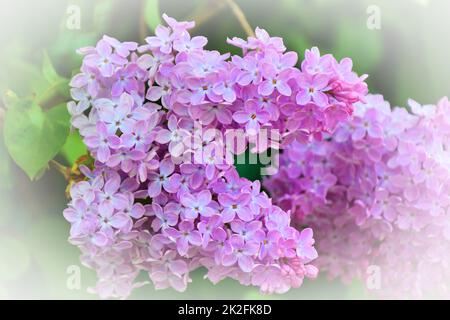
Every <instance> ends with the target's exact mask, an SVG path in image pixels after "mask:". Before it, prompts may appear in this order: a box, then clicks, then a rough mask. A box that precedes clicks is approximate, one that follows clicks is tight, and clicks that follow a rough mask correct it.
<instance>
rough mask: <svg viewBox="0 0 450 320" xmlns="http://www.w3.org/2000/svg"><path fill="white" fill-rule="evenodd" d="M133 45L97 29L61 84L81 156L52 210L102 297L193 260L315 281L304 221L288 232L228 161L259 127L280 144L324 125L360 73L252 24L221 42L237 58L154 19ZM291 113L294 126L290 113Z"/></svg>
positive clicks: (177, 25)
mask: <svg viewBox="0 0 450 320" xmlns="http://www.w3.org/2000/svg"><path fill="white" fill-rule="evenodd" d="M163 17H164V19H165V21H166V22H167V24H168V26H158V27H157V28H156V30H155V36H152V37H148V38H147V39H146V44H145V45H142V46H139V45H138V44H137V43H133V42H119V41H118V40H116V39H113V38H110V37H108V36H104V37H103V39H101V40H100V41H99V42H98V43H97V45H96V47H88V48H82V49H80V50H79V53H81V54H83V55H84V60H83V64H82V66H81V72H80V73H79V74H77V75H75V76H74V77H73V79H72V81H71V86H72V91H71V93H72V97H73V99H74V101H72V102H70V103H69V105H68V108H69V111H70V113H71V116H72V125H73V127H75V128H77V129H78V130H79V132H80V134H81V136H82V137H83V139H84V142H85V144H86V145H87V147H88V149H89V151H90V153H91V155H92V156H93V157H94V159H95V168H94V169H93V171H90V170H88V169H87V168H83V172H84V173H85V175H86V176H87V177H88V179H87V181H83V182H79V183H77V184H75V185H74V186H73V187H72V191H71V198H72V200H71V202H70V203H69V206H68V208H67V209H66V210H65V212H64V216H65V217H66V219H67V220H68V221H69V222H70V223H71V225H72V227H71V236H70V241H71V242H72V243H73V244H75V245H77V246H79V247H80V249H81V251H82V252H83V257H82V259H83V261H84V263H85V264H86V265H88V266H90V267H92V268H94V269H95V270H96V271H97V273H98V276H99V281H98V284H97V286H96V288H95V289H94V291H95V292H97V293H99V294H100V295H101V296H102V297H109V296H114V297H126V296H127V295H128V294H129V293H130V292H131V290H132V289H133V288H134V287H135V286H138V285H140V283H135V279H136V276H137V275H138V273H139V272H140V271H146V272H148V274H149V277H150V279H151V281H152V282H153V284H154V285H155V287H156V288H158V289H162V288H167V287H173V288H174V289H176V290H179V291H183V290H184V289H185V288H186V286H187V283H188V282H189V281H190V278H189V272H190V271H192V270H195V269H197V268H198V267H206V269H207V270H208V272H207V275H206V277H207V278H209V279H210V280H211V281H212V282H213V283H216V282H218V281H220V280H222V279H223V278H225V277H230V278H234V279H237V280H238V281H239V282H240V283H242V284H245V285H255V286H258V287H260V289H261V291H262V292H264V293H274V292H275V293H283V292H286V291H287V290H289V288H290V287H299V286H300V285H301V284H302V281H303V279H304V277H305V276H306V277H311V278H313V277H315V276H316V274H317V268H316V267H315V266H313V265H311V264H310V262H311V261H312V260H314V259H316V257H317V252H316V250H315V249H314V239H313V234H312V230H311V229H304V230H302V231H301V232H300V231H298V230H297V229H295V228H293V227H292V226H291V221H290V220H291V219H290V215H289V214H288V213H287V212H285V211H283V210H281V209H280V208H279V207H277V206H274V205H273V204H272V201H271V199H270V198H269V197H268V196H267V195H266V194H265V193H264V192H262V191H261V190H260V183H259V182H257V181H256V182H251V181H248V180H247V179H244V178H241V177H239V175H238V173H237V171H236V170H235V168H234V166H233V162H232V161H230V160H229V159H230V154H231V158H233V155H235V154H238V153H241V152H243V151H245V149H246V146H247V145H248V143H252V144H254V145H255V148H254V149H253V150H252V151H255V152H262V151H264V150H266V149H267V148H278V145H276V144H272V145H271V144H267V143H262V144H260V143H259V141H260V139H258V138H257V137H258V133H259V132H261V131H262V129H264V128H271V129H277V130H279V132H280V134H281V136H282V137H283V138H284V139H283V145H288V144H289V143H293V142H294V141H301V140H303V139H308V138H309V137H310V136H311V137H313V136H320V135H321V134H322V132H324V131H327V130H333V129H334V127H335V126H336V124H337V123H338V122H339V121H341V119H346V118H348V117H349V116H350V114H351V113H352V111H353V105H354V104H355V103H356V102H358V101H362V100H363V97H364V96H365V95H366V92H367V86H366V84H365V83H364V79H365V76H363V77H358V76H357V75H356V74H355V73H353V72H352V70H351V61H350V60H348V59H344V60H343V61H341V62H340V63H338V62H337V61H336V60H334V58H333V57H332V56H330V55H325V56H320V54H319V51H318V50H317V49H316V48H313V49H312V50H311V51H307V52H306V59H305V61H304V62H303V63H302V69H301V70H300V69H297V68H296V67H295V64H296V63H297V54H296V53H294V52H287V53H286V52H285V51H286V48H285V47H284V45H283V41H282V39H281V38H272V37H270V36H269V35H268V34H267V32H266V31H264V30H262V29H258V28H257V29H256V38H253V37H250V38H249V39H248V40H247V41H244V40H242V39H237V38H234V39H232V40H229V42H230V43H231V44H234V45H237V46H239V47H241V48H242V49H243V56H242V57H241V56H233V57H231V58H230V56H229V54H221V53H219V52H217V51H209V50H205V49H204V46H205V45H206V43H207V39H206V38H204V37H202V36H196V37H191V36H190V34H189V33H188V31H187V30H188V29H190V28H192V27H193V26H194V23H193V22H178V21H175V20H174V19H173V18H170V17H168V16H166V15H164V16H163ZM292 120H295V121H292ZM234 129H237V130H238V129H240V130H241V132H242V137H243V139H244V140H245V143H244V145H243V146H237V147H235V148H232V150H225V152H222V151H223V147H224V142H223V137H224V136H227V134H228V132H230V131H232V130H234Z"/></svg>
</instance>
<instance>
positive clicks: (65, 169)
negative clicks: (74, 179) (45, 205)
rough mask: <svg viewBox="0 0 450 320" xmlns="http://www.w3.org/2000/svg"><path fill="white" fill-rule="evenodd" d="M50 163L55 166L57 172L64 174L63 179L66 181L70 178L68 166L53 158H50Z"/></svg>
mask: <svg viewBox="0 0 450 320" xmlns="http://www.w3.org/2000/svg"><path fill="white" fill-rule="evenodd" d="M50 163H51V164H52V165H53V166H54V167H55V169H56V170H58V172H59V173H61V174H62V175H63V176H64V179H66V180H67V181H69V180H70V173H71V172H70V171H71V170H70V168H69V167H66V166H64V165H62V164H61V163H59V162H58V161H56V160H54V159H52V160H50Z"/></svg>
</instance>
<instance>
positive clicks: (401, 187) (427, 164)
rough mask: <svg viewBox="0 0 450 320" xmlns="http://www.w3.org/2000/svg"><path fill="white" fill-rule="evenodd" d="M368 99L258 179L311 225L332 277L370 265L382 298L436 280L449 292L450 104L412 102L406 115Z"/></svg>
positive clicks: (420, 292) (357, 273) (419, 292)
mask: <svg viewBox="0 0 450 320" xmlns="http://www.w3.org/2000/svg"><path fill="white" fill-rule="evenodd" d="M366 100H367V104H361V105H358V106H357V108H355V113H354V118H353V119H352V120H350V121H347V122H346V123H343V124H341V125H339V126H338V128H337V130H336V132H335V133H334V134H332V135H330V136H328V137H325V138H324V139H323V140H322V141H314V142H313V143H311V144H309V145H301V144H297V143H294V144H292V145H291V146H290V147H289V148H287V149H286V150H285V153H284V154H283V155H282V159H281V163H282V168H281V169H280V172H279V174H278V175H277V176H274V177H271V178H269V179H268V180H266V181H265V183H264V185H265V186H266V187H267V188H268V190H269V191H270V192H271V195H272V197H273V199H274V201H275V203H276V204H277V205H279V206H280V207H281V208H283V209H284V210H291V212H292V214H293V218H294V220H295V221H296V222H297V223H298V224H299V225H303V226H304V225H307V226H310V227H312V228H313V229H314V230H316V233H315V238H316V241H317V250H318V252H319V254H320V257H319V259H318V262H317V263H318V266H319V268H321V270H322V269H323V270H326V271H327V272H328V275H329V276H330V277H331V278H335V277H340V278H342V279H343V280H344V281H351V280H352V279H353V278H355V277H365V276H366V270H367V267H368V266H369V265H372V264H373V265H377V266H380V268H381V271H382V275H381V277H382V285H381V291H380V292H381V295H383V296H387V297H406V296H412V297H422V296H425V295H427V294H430V292H431V291H432V290H431V289H430V288H432V287H433V285H434V290H435V291H439V294H440V295H442V294H445V295H446V296H449V293H450V292H449V290H450V286H448V282H449V280H450V272H449V267H448V265H447V261H448V260H449V259H448V258H450V257H449V254H448V252H450V251H449V249H450V234H449V228H448V226H449V221H450V219H449V214H450V195H449V194H448V190H450V148H449V147H450V121H449V120H448V117H447V115H448V112H449V111H450V103H449V101H448V99H447V98H444V99H442V100H441V101H440V102H439V103H438V104H437V105H436V106H435V105H426V106H420V105H419V104H417V103H416V102H414V101H410V103H409V104H410V109H411V112H410V113H409V112H408V111H407V110H406V109H403V108H395V109H394V110H392V111H391V109H390V106H389V104H388V103H387V102H385V101H384V100H383V98H382V97H381V96H367V98H366ZM349 248H351V249H349ZM433 273H434V275H433V276H432V277H431V276H430V274H433ZM429 276H430V277H431V278H433V279H434V280H435V281H431V280H430V281H428V280H427V279H428V277H429ZM443 279H444V280H446V281H443Z"/></svg>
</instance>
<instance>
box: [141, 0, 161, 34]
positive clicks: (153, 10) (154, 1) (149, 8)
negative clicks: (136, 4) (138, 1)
mask: <svg viewBox="0 0 450 320" xmlns="http://www.w3.org/2000/svg"><path fill="white" fill-rule="evenodd" d="M144 16H145V23H146V24H147V26H148V27H149V28H150V30H155V28H156V27H157V26H158V25H159V24H161V13H160V12H159V2H158V0H146V1H145V7H144Z"/></svg>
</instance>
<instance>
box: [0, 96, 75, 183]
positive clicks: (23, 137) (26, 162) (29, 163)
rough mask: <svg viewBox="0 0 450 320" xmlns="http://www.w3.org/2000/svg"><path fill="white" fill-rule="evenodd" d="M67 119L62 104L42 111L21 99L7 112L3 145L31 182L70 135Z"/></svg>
mask: <svg viewBox="0 0 450 320" xmlns="http://www.w3.org/2000/svg"><path fill="white" fill-rule="evenodd" d="M69 120H70V116H69V113H68V112H67V108H66V105H65V104H60V105H57V106H56V107H53V108H52V109H50V110H49V111H47V112H44V111H43V110H42V108H41V107H40V106H39V105H38V104H36V103H35V102H32V101H29V100H22V101H20V102H19V103H17V104H16V105H14V106H12V107H10V108H9V109H8V110H7V112H6V119H5V127H4V138H5V144H6V147H7V149H8V151H9V154H10V155H11V157H12V158H13V160H14V161H15V162H16V164H17V165H18V166H19V167H20V168H22V169H23V170H24V171H25V172H26V174H27V175H28V176H29V177H30V179H32V180H33V179H36V178H37V175H38V174H39V173H40V172H41V171H42V170H43V169H44V168H45V167H46V166H47V165H48V162H49V161H50V160H51V159H53V158H54V157H55V156H56V155H57V154H58V152H59V151H60V150H61V148H62V147H63V145H64V143H65V142H66V139H67V136H68V134H69Z"/></svg>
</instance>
